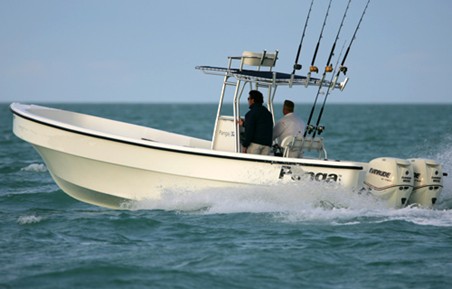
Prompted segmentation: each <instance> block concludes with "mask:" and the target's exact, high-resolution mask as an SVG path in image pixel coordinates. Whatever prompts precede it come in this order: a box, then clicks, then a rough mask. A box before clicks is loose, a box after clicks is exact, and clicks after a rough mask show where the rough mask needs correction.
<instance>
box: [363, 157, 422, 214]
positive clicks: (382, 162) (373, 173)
mask: <svg viewBox="0 0 452 289" xmlns="http://www.w3.org/2000/svg"><path fill="white" fill-rule="evenodd" d="M413 179H414V178H413V168H412V166H411V162H409V161H407V160H402V159H396V158H377V159H373V160H372V161H370V162H369V169H368V171H367V174H366V178H365V180H364V185H365V186H366V189H367V190H368V191H369V192H370V193H371V194H373V195H375V196H377V197H379V198H381V199H383V200H386V201H387V202H388V205H389V206H390V207H393V208H401V207H404V206H406V205H407V204H408V200H409V198H410V196H411V192H412V191H413V181H414V180H413Z"/></svg>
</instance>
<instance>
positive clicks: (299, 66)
mask: <svg viewBox="0 0 452 289" xmlns="http://www.w3.org/2000/svg"><path fill="white" fill-rule="evenodd" d="M301 67H302V66H301V64H298V63H296V64H294V65H293V69H294V70H301Z"/></svg>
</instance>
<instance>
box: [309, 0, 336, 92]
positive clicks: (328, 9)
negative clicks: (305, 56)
mask: <svg viewBox="0 0 452 289" xmlns="http://www.w3.org/2000/svg"><path fill="white" fill-rule="evenodd" d="M331 2H332V0H330V2H329V3H328V8H327V9H326V13H325V18H324V19H323V24H322V29H321V30H320V35H319V40H318V41H317V45H316V47H315V50H314V56H313V57H312V61H311V67H310V68H309V72H308V81H306V86H307V84H308V82H309V79H310V78H311V72H315V73H317V72H319V69H318V68H317V66H314V64H315V59H316V57H317V52H318V51H319V47H320V41H321V40H322V38H323V30H324V29H325V25H326V20H327V19H328V14H329V12H330V7H331Z"/></svg>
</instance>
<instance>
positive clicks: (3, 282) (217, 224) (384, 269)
mask: <svg viewBox="0 0 452 289" xmlns="http://www.w3.org/2000/svg"><path fill="white" fill-rule="evenodd" d="M46 106H51V107H57V108H64V109H68V110H73V111H78V112H83V113H88V114H94V115H98V116H103V117H108V118H112V119H116V120H121V121H126V122H131V123H135V124H140V125H146V126H151V127H154V128H159V129H164V130H168V131H172V132H177V133H183V134H187V135H192V136H196V137H200V138H205V139H209V138H210V137H211V133H212V130H213V122H214V118H215V114H216V104H46ZM280 108H281V106H280V105H279V106H276V110H277V111H278V113H279V111H280ZM296 110H297V112H299V114H300V115H301V116H302V117H303V118H305V120H306V118H307V117H306V116H307V115H308V114H309V110H310V105H307V104H297V106H296ZM278 116H281V113H279V114H278ZM321 124H323V125H324V126H325V127H326V129H325V131H324V133H323V134H322V136H323V137H324V138H325V142H326V147H327V150H328V156H329V158H330V159H344V160H355V161H370V160H371V159H373V158H376V157H382V156H386V157H399V158H405V159H408V158H413V157H421V158H430V159H435V160H437V161H439V162H441V163H442V164H443V167H444V171H445V172H448V173H449V177H447V178H446V179H445V181H444V185H445V188H444V191H443V194H442V195H441V198H440V199H439V201H438V204H437V206H436V208H435V209H433V210H426V209H422V208H416V207H410V208H403V209H388V208H385V207H384V206H383V205H382V204H381V203H378V202H377V201H375V200H372V199H369V198H365V197H364V196H354V195H353V194H352V193H351V192H345V191H343V190H341V189H338V188H332V187H328V186H322V185H319V184H317V185H315V186H314V185H305V186H287V187H278V188H275V187H269V188H266V189H263V188H260V189H257V188H256V189H247V190H236V191H231V190H216V191H211V192H192V191H176V192H171V193H170V194H168V195H166V196H165V198H163V199H162V200H161V201H159V202H157V203H156V202H150V201H148V202H147V201H144V202H141V203H137V204H135V205H134V206H133V207H132V209H131V210H110V209H105V208H99V207H96V206H92V205H88V204H85V203H81V202H79V201H77V200H75V199H72V198H71V197H69V196H67V195H66V194H65V193H64V192H63V191H61V190H60V189H59V188H58V187H57V185H56V184H55V183H54V182H53V181H52V179H51V177H50V175H49V173H48V171H47V169H46V166H45V164H44V163H43V162H42V160H41V158H40V157H39V155H38V154H37V153H36V152H35V151H34V150H33V149H32V147H31V146H30V145H29V144H27V143H25V142H23V141H22V140H20V139H18V138H17V137H16V136H14V134H13V133H12V129H11V126H12V114H11V112H10V111H9V104H6V103H3V104H0V132H1V134H0V269H1V270H0V272H1V274H0V288H33V289H38V288H46V289H47V288H96V289H103V288H108V289H112V288H347V289H348V288H385V289H386V288H445V289H446V288H452V105H450V104H449V105H427V104H423V105H413V104H403V105H402V104H400V105H395V104H392V105H389V104H388V105H383V104H377V105H370V104H368V105H363V104H361V105H360V104H355V105H339V104H331V105H327V106H326V108H325V112H324V117H323V119H322V122H321ZM225 173H227V172H225Z"/></svg>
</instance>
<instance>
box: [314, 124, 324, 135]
mask: <svg viewBox="0 0 452 289" xmlns="http://www.w3.org/2000/svg"><path fill="white" fill-rule="evenodd" d="M316 130H317V134H318V135H321V134H322V132H323V131H324V130H325V127H324V126H323V125H320V126H318V127H317V128H316Z"/></svg>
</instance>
